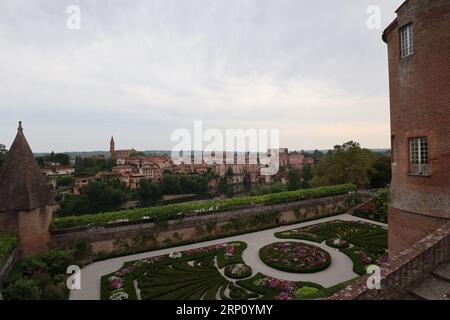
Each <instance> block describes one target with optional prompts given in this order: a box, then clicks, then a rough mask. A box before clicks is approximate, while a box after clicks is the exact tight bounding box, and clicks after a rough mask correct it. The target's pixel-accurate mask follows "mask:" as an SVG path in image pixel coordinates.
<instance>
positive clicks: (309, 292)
mask: <svg viewBox="0 0 450 320" xmlns="http://www.w3.org/2000/svg"><path fill="white" fill-rule="evenodd" d="M319 294H320V290H319V289H317V288H314V287H308V286H304V287H301V288H299V289H297V290H296V291H295V297H296V298H298V299H314V298H317V296H318V295H319Z"/></svg>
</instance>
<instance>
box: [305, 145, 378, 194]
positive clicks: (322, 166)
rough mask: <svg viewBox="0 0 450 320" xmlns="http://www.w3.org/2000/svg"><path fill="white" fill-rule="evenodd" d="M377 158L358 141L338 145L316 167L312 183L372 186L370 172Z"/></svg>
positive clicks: (313, 184) (314, 184)
mask: <svg viewBox="0 0 450 320" xmlns="http://www.w3.org/2000/svg"><path fill="white" fill-rule="evenodd" d="M375 160H376V156H375V153H373V152H372V151H370V150H368V149H363V148H361V146H360V145H359V143H357V142H354V141H349V142H346V143H344V144H342V145H337V146H335V147H334V149H333V150H330V151H329V152H328V153H327V154H326V155H325V156H324V157H323V158H322V159H321V161H320V163H319V164H317V165H316V166H315V167H314V170H313V172H314V178H313V179H312V180H311V185H312V186H325V185H337V184H343V183H353V184H355V185H357V186H358V187H361V188H366V187H370V183H371V180H370V174H371V172H372V171H373V166H374V163H375Z"/></svg>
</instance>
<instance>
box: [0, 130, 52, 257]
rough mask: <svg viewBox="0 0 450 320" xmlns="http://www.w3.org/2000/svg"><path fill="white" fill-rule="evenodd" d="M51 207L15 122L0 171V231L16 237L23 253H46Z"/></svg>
mask: <svg viewBox="0 0 450 320" xmlns="http://www.w3.org/2000/svg"><path fill="white" fill-rule="evenodd" d="M54 209H55V204H54V201H53V197H52V195H51V192H50V189H49V185H48V183H47V180H46V178H45V177H44V175H43V174H42V172H41V169H40V168H39V166H38V164H37V162H36V159H35V158H34V156H33V153H32V152H31V149H30V146H29V145H28V142H27V140H26V139H25V136H24V134H23V129H22V124H21V122H19V128H18V130H17V135H16V138H15V139H14V142H13V144H12V146H11V149H10V150H9V153H8V156H7V158H6V161H5V163H4V164H3V166H2V168H1V169H0V231H3V230H8V231H12V232H14V233H16V234H17V235H18V238H19V249H20V250H21V252H22V253H23V254H27V253H38V252H42V251H45V250H47V243H48V241H49V235H50V233H49V226H50V223H51V220H52V216H53V211H54Z"/></svg>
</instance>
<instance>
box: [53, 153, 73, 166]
mask: <svg viewBox="0 0 450 320" xmlns="http://www.w3.org/2000/svg"><path fill="white" fill-rule="evenodd" d="M53 160H54V161H53V162H57V163H59V164H60V165H62V166H68V165H70V157H69V156H68V155H67V154H65V153H57V154H55V155H54V156H53Z"/></svg>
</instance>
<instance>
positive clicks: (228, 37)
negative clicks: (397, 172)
mask: <svg viewBox="0 0 450 320" xmlns="http://www.w3.org/2000/svg"><path fill="white" fill-rule="evenodd" d="M402 2H403V0H394V1H393V0H370V1H366V0H341V1H333V0H315V1H310V0H157V1H154V0H134V1H119V0H97V1H96V0H89V1H77V0H70V1H65V0H53V1H50V0H39V1H32V2H31V1H27V0H1V1H0V143H1V144H5V145H7V147H9V146H10V145H11V143H12V140H13V139H14V136H15V134H16V128H17V121H19V120H21V121H23V126H24V132H25V135H26V137H27V139H28V142H29V143H30V145H31V147H32V149H33V151H34V152H49V151H55V152H64V151H92V150H107V149H109V141H110V138H111V135H114V138H115V141H116V148H131V147H134V148H135V149H137V150H161V149H162V150H170V149H171V148H172V147H173V146H174V145H175V144H176V143H175V142H173V141H171V134H172V132H173V131H174V130H176V129H180V128H185V129H188V130H191V131H192V130H193V124H194V121H202V124H203V127H204V128H205V129H208V128H217V129H219V130H225V129H238V128H240V129H244V130H246V129H269V130H270V129H279V130H280V145H281V146H283V147H288V148H289V149H292V150H301V149H305V150H310V149H316V148H317V149H329V148H332V147H333V146H334V145H336V144H342V143H344V142H346V141H349V140H354V141H358V142H359V143H361V145H362V146H364V147H368V148H387V147H389V142H390V138H389V137H390V134H389V86H388V66H387V47H386V44H385V43H383V41H382V40H381V35H382V31H383V29H384V28H385V27H386V26H387V25H388V24H389V23H390V22H391V21H392V20H393V19H394V18H395V13H394V11H395V10H396V9H397V8H398V7H399V6H400V4H401V3H402ZM70 5H77V6H78V7H79V9H80V20H79V21H80V28H79V29H70V28H68V27H67V21H68V19H69V18H73V17H74V16H73V15H71V14H72V13H73V12H71V13H67V11H66V10H67V7H68V6H70ZM371 5H375V6H377V7H379V8H380V10H381V11H380V25H379V29H378V28H368V27H367V21H368V19H369V18H371V14H372V13H373V11H370V14H368V12H367V9H368V8H369V6H371ZM70 21H74V20H70ZM370 21H373V20H370ZM375 21H376V20H375Z"/></svg>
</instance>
